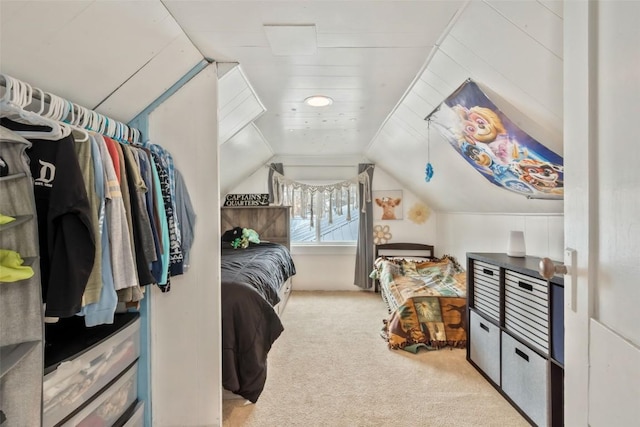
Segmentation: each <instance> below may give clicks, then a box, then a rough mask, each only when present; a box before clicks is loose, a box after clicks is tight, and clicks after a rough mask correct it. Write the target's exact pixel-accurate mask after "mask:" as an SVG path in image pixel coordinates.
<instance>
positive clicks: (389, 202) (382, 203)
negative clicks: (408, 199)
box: [372, 190, 404, 221]
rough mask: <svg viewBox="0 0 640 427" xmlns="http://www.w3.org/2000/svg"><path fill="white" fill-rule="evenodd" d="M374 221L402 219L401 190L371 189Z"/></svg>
mask: <svg viewBox="0 0 640 427" xmlns="http://www.w3.org/2000/svg"><path fill="white" fill-rule="evenodd" d="M372 193H373V218H374V221H378V220H382V221H387V220H397V219H403V211H404V209H403V203H402V202H403V197H402V190H376V191H373V192H372Z"/></svg>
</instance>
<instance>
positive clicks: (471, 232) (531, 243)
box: [436, 213, 564, 265]
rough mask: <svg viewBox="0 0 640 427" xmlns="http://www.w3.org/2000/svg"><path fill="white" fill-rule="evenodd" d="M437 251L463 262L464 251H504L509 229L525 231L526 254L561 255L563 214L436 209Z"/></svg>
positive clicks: (464, 262) (464, 263)
mask: <svg viewBox="0 0 640 427" xmlns="http://www.w3.org/2000/svg"><path fill="white" fill-rule="evenodd" d="M437 222H438V225H437V230H438V232H437V235H438V237H437V239H436V240H437V242H438V244H437V246H436V254H438V255H443V254H450V255H453V256H455V257H456V258H458V260H459V261H460V264H462V265H466V253H467V252H506V251H507V244H508V241H509V231H511V230H519V231H524V240H525V246H526V253H527V255H534V256H539V257H549V258H551V259H554V260H562V259H564V253H563V248H564V216H563V215H560V214H558V215H539V214H538V215H533V214H532V215H524V214H522V215H519V214H478V213H439V214H438V219H437Z"/></svg>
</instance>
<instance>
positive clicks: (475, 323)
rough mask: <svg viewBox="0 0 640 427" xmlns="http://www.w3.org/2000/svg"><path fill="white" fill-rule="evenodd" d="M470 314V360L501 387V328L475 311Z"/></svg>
mask: <svg viewBox="0 0 640 427" xmlns="http://www.w3.org/2000/svg"><path fill="white" fill-rule="evenodd" d="M469 314H470V316H469V334H470V335H471V340H470V343H469V345H470V347H469V358H470V359H471V360H472V361H473V363H475V364H476V365H478V367H479V368H480V369H481V370H482V372H484V373H485V374H486V375H487V376H488V377H489V378H491V381H493V382H494V383H496V384H497V385H500V328H499V327H497V326H496V325H494V324H493V323H491V322H489V321H488V320H485V319H484V318H482V317H481V316H479V315H478V314H476V313H475V312H474V311H473V310H471V311H470V312H469Z"/></svg>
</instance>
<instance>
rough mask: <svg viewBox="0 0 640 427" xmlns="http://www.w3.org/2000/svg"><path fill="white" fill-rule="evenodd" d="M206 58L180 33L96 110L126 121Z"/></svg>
mask: <svg viewBox="0 0 640 427" xmlns="http://www.w3.org/2000/svg"><path fill="white" fill-rule="evenodd" d="M203 59H204V58H203V57H202V55H201V54H200V52H198V50H197V49H196V48H195V46H193V44H192V43H191V41H190V40H189V39H188V38H187V36H186V35H184V34H181V35H179V36H178V37H176V39H175V40H174V41H173V42H172V43H171V44H169V45H168V46H166V47H165V48H163V49H162V50H161V51H160V52H158V54H157V55H156V56H154V57H153V58H152V59H151V60H150V61H149V62H148V63H147V64H145V66H144V67H143V68H142V69H140V70H139V71H138V72H136V73H135V74H134V75H133V76H131V78H129V79H128V80H127V81H126V82H125V83H124V84H123V85H122V86H120V87H119V88H118V90H117V91H116V92H114V93H113V94H112V95H111V96H109V98H107V100H106V101H105V102H103V103H102V104H101V105H100V106H99V107H98V108H96V111H98V112H99V113H102V114H105V115H107V116H109V117H112V118H114V119H116V120H120V121H122V122H124V123H126V122H128V121H129V120H131V119H133V118H134V117H135V116H136V115H138V113H140V112H141V111H142V110H144V109H145V108H146V107H148V106H149V105H150V104H151V103H153V101H155V100H156V99H157V98H158V97H159V96H161V95H162V94H163V93H165V92H166V91H167V89H169V88H170V87H171V86H173V84H175V83H176V82H177V81H178V80H180V79H181V78H182V77H183V76H184V75H185V74H187V73H188V72H189V71H190V70H191V69H192V68H193V67H194V66H195V65H196V64H198V63H199V62H200V61H202V60H203Z"/></svg>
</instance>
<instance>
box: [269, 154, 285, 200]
mask: <svg viewBox="0 0 640 427" xmlns="http://www.w3.org/2000/svg"><path fill="white" fill-rule="evenodd" d="M274 172H278V173H279V174H280V175H284V166H283V165H282V163H271V165H270V167H269V182H268V185H269V204H273V203H274V200H278V199H281V198H282V195H281V194H277V193H278V192H279V191H280V186H276V188H274V186H273V173H274Z"/></svg>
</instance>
